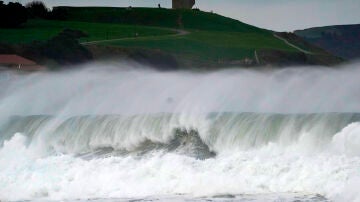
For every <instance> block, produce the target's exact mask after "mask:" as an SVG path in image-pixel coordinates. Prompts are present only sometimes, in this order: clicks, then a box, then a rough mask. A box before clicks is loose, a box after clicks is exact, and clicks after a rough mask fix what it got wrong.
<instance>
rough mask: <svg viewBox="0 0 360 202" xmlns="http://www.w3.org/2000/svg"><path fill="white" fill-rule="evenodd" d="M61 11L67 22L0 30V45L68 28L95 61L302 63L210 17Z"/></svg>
mask: <svg viewBox="0 0 360 202" xmlns="http://www.w3.org/2000/svg"><path fill="white" fill-rule="evenodd" d="M55 9H56V8H55ZM61 9H63V10H66V12H67V17H66V21H50V20H30V21H29V22H27V23H26V24H25V25H24V26H23V27H22V28H20V29H0V43H1V42H6V43H10V44H21V43H30V42H32V41H34V40H40V41H44V40H47V39H49V38H51V37H53V36H55V35H56V34H58V33H59V32H60V31H61V30H63V29H66V28H70V29H74V30H81V31H83V32H85V33H87V34H88V35H89V37H87V38H82V39H81V42H82V43H83V45H85V46H87V47H88V48H89V49H90V50H92V51H93V53H94V55H95V58H97V57H96V56H97V55H99V59H101V58H100V57H104V56H105V57H106V56H107V55H113V54H114V53H117V54H120V55H121V54H125V55H126V54H128V53H131V54H133V53H136V54H135V55H137V56H138V55H143V54H148V53H149V52H151V53H150V54H148V55H147V56H146V58H150V59H151V58H153V57H154V58H158V60H162V58H163V57H162V56H165V58H167V59H168V60H169V61H172V63H178V64H179V66H184V67H185V66H198V67H199V66H203V67H218V66H224V65H225V66H227V65H231V64H233V65H237V66H239V65H240V66H241V65H243V64H245V65H250V66H251V65H256V64H264V65H266V64H268V63H266V62H265V63H261V62H259V61H260V60H261V58H260V57H261V55H264V54H263V53H266V55H270V56H271V61H277V60H278V59H279V57H287V55H290V56H291V58H306V57H304V53H302V52H301V51H299V50H298V49H296V48H294V47H292V46H290V45H289V44H287V43H286V42H285V41H283V40H280V39H279V38H276V37H274V33H273V32H272V31H269V30H265V29H261V28H258V27H254V26H251V25H248V24H245V23H242V22H240V21H238V20H234V19H231V18H227V17H224V16H221V15H218V14H214V13H209V12H202V11H199V10H173V9H162V8H161V9H160V8H110V7H61ZM180 30H182V31H180ZM184 30H185V31H184ZM86 42H90V43H86ZM104 47H105V48H104ZM258 53H260V54H258ZM284 53H285V54H284ZM120 55H113V56H115V57H116V58H118V56H120ZM159 55H160V56H161V57H159ZM259 56H260V57H259ZM267 57H268V56H267ZM291 58H290V59H289V60H292V59H291ZM300 60H303V59H300ZM305 60H306V59H305ZM175 61H176V62H175ZM262 61H265V60H262ZM296 62H298V61H295V63H296ZM301 62H306V61H300V63H301Z"/></svg>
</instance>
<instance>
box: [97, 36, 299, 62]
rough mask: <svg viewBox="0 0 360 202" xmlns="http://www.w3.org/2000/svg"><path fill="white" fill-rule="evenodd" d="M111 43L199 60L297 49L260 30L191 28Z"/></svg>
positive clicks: (109, 43)
mask: <svg viewBox="0 0 360 202" xmlns="http://www.w3.org/2000/svg"><path fill="white" fill-rule="evenodd" d="M100 44H103V45H107V46H120V47H131V48H147V49H156V50H162V51H164V52H168V53H172V54H175V55H181V56H184V57H186V58H189V59H197V60H207V61H208V60H212V61H222V60H240V59H243V58H245V57H247V58H253V57H254V52H255V50H260V49H277V50H284V51H296V50H295V49H293V48H292V47H290V46H288V45H286V44H285V43H282V42H281V41H280V40H278V39H276V38H274V37H269V36H268V35H264V34H257V33H241V32H211V31H191V30H190V33H189V34H188V35H184V36H172V37H170V36H166V37H150V38H146V39H129V40H119V41H111V42H102V43H100Z"/></svg>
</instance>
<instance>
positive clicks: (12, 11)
mask: <svg viewBox="0 0 360 202" xmlns="http://www.w3.org/2000/svg"><path fill="white" fill-rule="evenodd" d="M66 17H67V11H66V9H65V8H54V9H53V10H50V9H49V8H47V7H46V5H45V4H44V3H43V2H41V1H33V2H30V3H28V4H26V5H25V6H23V5H22V4H20V3H13V2H9V3H8V4H4V2H3V1H0V27H1V28H16V27H19V26H21V25H22V24H24V23H26V21H27V20H28V19H32V18H41V19H47V20H65V19H66Z"/></svg>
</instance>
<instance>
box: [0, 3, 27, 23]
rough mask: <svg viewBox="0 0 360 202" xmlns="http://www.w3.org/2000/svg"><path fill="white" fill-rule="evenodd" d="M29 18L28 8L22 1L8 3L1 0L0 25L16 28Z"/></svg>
mask: <svg viewBox="0 0 360 202" xmlns="http://www.w3.org/2000/svg"><path fill="white" fill-rule="evenodd" d="M27 19H28V14H27V10H26V8H25V7H24V6H23V5H21V4H20V3H13V2H10V3H8V4H7V5H6V4H4V2H3V1H0V27H5V28H14V27H18V26H20V25H21V24H23V23H25V22H26V21H27Z"/></svg>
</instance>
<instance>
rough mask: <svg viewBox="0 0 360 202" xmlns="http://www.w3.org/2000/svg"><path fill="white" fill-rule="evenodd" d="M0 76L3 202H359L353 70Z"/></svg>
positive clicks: (359, 86) (359, 105)
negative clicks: (140, 201)
mask: <svg viewBox="0 0 360 202" xmlns="http://www.w3.org/2000/svg"><path fill="white" fill-rule="evenodd" d="M124 66H125V65H124ZM2 75H3V76H2V77H1V78H0V84H2V86H6V87H5V88H2V89H1V90H0V99H1V100H0V114H1V116H0V170H1V172H0V182H1V183H0V184H1V185H0V199H2V200H15V201H16V200H39V199H49V200H73V199H97V198H104V199H106V198H122V199H126V198H129V199H134V198H143V197H148V196H152V197H154V196H175V195H178V194H181V195H186V196H189V197H195V198H196V197H203V196H206V197H212V196H219V195H228V194H231V195H242V194H246V195H249V194H250V195H264V194H277V195H279V196H280V195H281V194H283V193H289V194H299V195H301V196H303V197H304V200H305V198H306V196H308V195H316V194H319V195H322V196H324V197H326V198H329V199H331V200H335V201H344V200H345V201H358V200H360V195H359V194H358V191H357V189H355V187H356V186H358V185H359V184H360V114H359V113H358V112H360V80H359V79H357V77H358V75H360V69H359V68H357V67H356V65H351V66H349V67H344V68H342V69H336V70H335V69H325V68H320V69H309V68H302V69H283V70H277V71H267V72H258V71H249V70H226V71H219V72H210V73H191V72H166V73H164V72H156V71H152V70H143V69H135V70H134V69H126V70H124V69H117V68H111V67H103V68H102V69H99V68H86V69H82V70H77V71H68V72H58V73H40V74H33V75H17V74H12V73H7V74H6V73H3V74H2ZM9 78H10V79H9ZM259 200H260V199H259ZM289 200H293V199H289ZM306 200H312V201H326V199H325V198H322V197H315V198H312V199H306Z"/></svg>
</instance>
